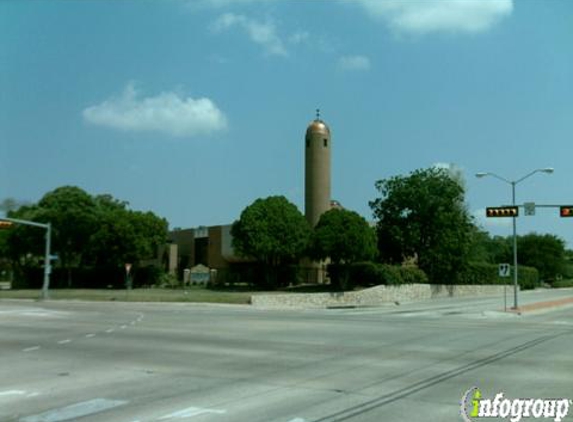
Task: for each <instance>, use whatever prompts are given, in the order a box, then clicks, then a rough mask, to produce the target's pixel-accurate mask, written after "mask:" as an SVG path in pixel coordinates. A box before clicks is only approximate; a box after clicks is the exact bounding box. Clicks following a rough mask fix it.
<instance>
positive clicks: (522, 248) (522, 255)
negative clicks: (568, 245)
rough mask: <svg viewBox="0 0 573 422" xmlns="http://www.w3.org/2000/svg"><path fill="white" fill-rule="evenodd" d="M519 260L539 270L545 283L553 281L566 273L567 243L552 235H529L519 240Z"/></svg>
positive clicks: (520, 237)
mask: <svg viewBox="0 0 573 422" xmlns="http://www.w3.org/2000/svg"><path fill="white" fill-rule="evenodd" d="M517 251H518V254H517V260H518V262H519V264H521V265H527V266H529V267H535V268H537V271H539V277H540V278H541V280H543V281H546V282H547V281H549V282H551V281H553V280H555V278H556V276H558V275H561V274H563V273H564V272H565V268H566V263H567V262H566V258H565V241H564V240H563V239H561V238H559V237H557V236H555V235H552V234H543V235H542V234H537V233H529V234H526V235H525V236H519V237H518V238H517Z"/></svg>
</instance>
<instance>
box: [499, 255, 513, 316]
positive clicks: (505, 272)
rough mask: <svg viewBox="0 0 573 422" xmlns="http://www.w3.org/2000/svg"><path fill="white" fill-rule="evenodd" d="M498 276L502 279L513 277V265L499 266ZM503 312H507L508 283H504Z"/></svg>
mask: <svg viewBox="0 0 573 422" xmlns="http://www.w3.org/2000/svg"><path fill="white" fill-rule="evenodd" d="M498 274H499V276H500V277H501V278H509V277H510V276H511V265H509V264H499V266H498ZM503 311H504V312H507V283H503Z"/></svg>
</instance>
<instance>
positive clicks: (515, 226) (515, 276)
mask: <svg viewBox="0 0 573 422" xmlns="http://www.w3.org/2000/svg"><path fill="white" fill-rule="evenodd" d="M516 184H517V182H515V181H513V182H511V196H512V205H513V206H515V185H516ZM517 272H518V270H517V218H516V217H513V309H517Z"/></svg>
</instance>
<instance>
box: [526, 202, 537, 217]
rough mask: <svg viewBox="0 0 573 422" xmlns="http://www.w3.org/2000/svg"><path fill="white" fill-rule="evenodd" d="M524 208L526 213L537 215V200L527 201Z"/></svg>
mask: <svg viewBox="0 0 573 422" xmlns="http://www.w3.org/2000/svg"><path fill="white" fill-rule="evenodd" d="M523 209H524V214H525V215H535V202H526V203H525V204H523Z"/></svg>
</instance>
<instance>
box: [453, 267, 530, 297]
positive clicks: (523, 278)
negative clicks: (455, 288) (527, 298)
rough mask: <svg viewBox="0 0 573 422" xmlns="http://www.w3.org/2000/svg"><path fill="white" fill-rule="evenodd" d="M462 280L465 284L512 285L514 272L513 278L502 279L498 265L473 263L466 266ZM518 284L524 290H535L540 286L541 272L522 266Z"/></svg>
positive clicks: (519, 271) (518, 274) (518, 275)
mask: <svg viewBox="0 0 573 422" xmlns="http://www.w3.org/2000/svg"><path fill="white" fill-rule="evenodd" d="M461 279H462V283H463V284H512V283H513V270H512V273H511V277H509V278H501V277H500V276H499V266H498V265H495V264H485V263H480V262H473V263H470V264H468V265H467V266H466V269H465V271H464V273H463V275H462V277H461ZM517 282H518V283H519V286H520V287H521V289H522V290H527V289H534V288H535V287H538V286H539V271H537V269H536V268H533V267H525V266H522V265H520V266H519V268H518V272H517Z"/></svg>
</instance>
